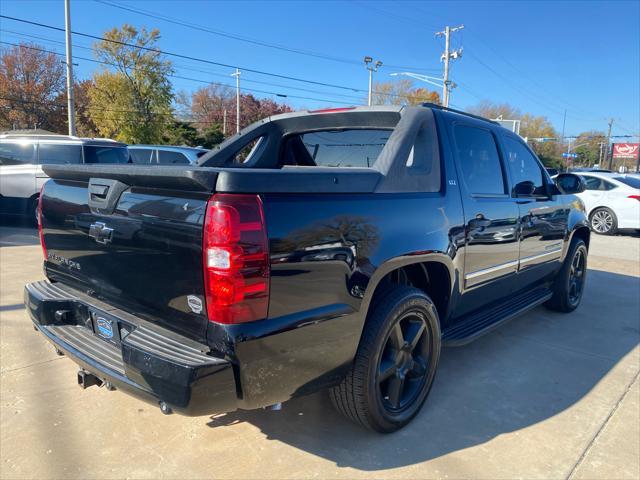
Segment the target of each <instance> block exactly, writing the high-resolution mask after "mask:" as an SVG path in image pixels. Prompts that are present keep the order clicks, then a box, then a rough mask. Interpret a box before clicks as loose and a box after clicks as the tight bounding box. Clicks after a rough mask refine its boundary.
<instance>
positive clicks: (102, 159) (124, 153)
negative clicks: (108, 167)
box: [84, 145, 129, 163]
mask: <svg viewBox="0 0 640 480" xmlns="http://www.w3.org/2000/svg"><path fill="white" fill-rule="evenodd" d="M128 161H129V152H128V150H127V147H112V146H109V145H99V146H98V145H85V146H84V163H127V162H128Z"/></svg>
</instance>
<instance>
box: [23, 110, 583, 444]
mask: <svg viewBox="0 0 640 480" xmlns="http://www.w3.org/2000/svg"><path fill="white" fill-rule="evenodd" d="M44 169H45V171H46V173H47V174H48V175H49V176H50V177H51V180H49V181H48V182H47V183H46V184H45V186H44V188H43V190H42V194H41V195H40V207H39V229H40V239H41V243H42V250H43V252H44V269H45V273H46V277H47V280H44V281H40V282H36V283H32V284H29V285H27V286H26V288H25V304H26V306H27V311H28V312H29V314H30V317H31V320H32V321H33V324H34V326H35V328H36V329H37V330H38V331H39V332H40V333H41V334H42V335H43V336H44V337H45V338H46V339H47V340H48V341H50V342H51V343H52V344H53V345H54V347H55V348H56V350H57V351H58V352H59V353H60V354H64V355H67V356H68V357H69V358H70V359H71V360H73V361H74V362H75V363H77V364H78V365H79V372H78V383H79V384H80V385H81V386H82V387H85V388H86V387H89V386H91V385H98V386H105V387H106V389H108V390H113V389H117V390H122V391H124V392H127V393H130V394H132V395H136V396H138V397H140V398H141V399H143V400H146V401H149V402H152V403H154V404H156V405H158V406H159V407H160V408H161V409H162V411H163V412H164V413H170V412H172V411H176V412H179V413H183V414H186V415H206V414H212V413H218V412H229V411H233V410H235V409H238V408H242V409H255V408H259V407H265V406H270V405H275V404H279V403H280V402H283V401H286V400H288V399H290V398H292V397H296V396H300V395H305V394H308V393H311V392H315V391H318V390H320V389H327V390H328V391H329V394H330V396H331V398H332V400H333V402H334V404H335V406H336V407H337V408H338V410H340V411H341V412H342V413H343V414H344V415H345V416H347V417H348V418H350V419H351V420H353V421H355V422H357V423H359V424H361V425H363V426H365V427H368V428H370V429H373V430H376V431H379V432H391V431H394V430H397V429H399V428H401V427H403V426H404V425H406V424H407V423H408V422H409V421H411V419H412V418H413V417H414V416H415V415H416V414H417V413H418V412H419V410H420V408H421V407H422V405H423V403H424V402H425V399H426V397H427V395H428V393H429V390H430V388H431V385H432V383H433V380H434V376H435V374H436V371H437V367H438V359H439V356H440V349H441V346H442V345H462V344H465V343H467V342H469V341H471V340H473V339H475V338H476V337H478V336H479V335H482V334H485V333H487V332H488V331H490V330H491V329H493V328H495V327H497V326H498V325H500V324H502V323H503V322H505V321H507V320H509V319H511V318H513V317H515V316H517V315H520V314H522V313H523V312H526V311H527V310H530V309H532V308H534V307H536V306H538V305H545V306H546V307H548V308H551V309H553V310H557V311H561V312H571V311H572V310H574V309H575V308H576V307H578V305H579V304H580V300H581V297H582V293H583V289H584V285H585V275H586V272H587V250H588V248H589V228H588V226H587V221H586V218H585V214H584V206H583V204H582V203H581V201H580V200H579V199H578V198H577V197H576V196H574V195H573V194H574V193H579V192H580V191H582V190H583V189H584V184H583V182H582V180H581V179H580V178H579V177H577V176H576V175H573V174H561V175H559V176H558V178H557V179H556V181H555V182H553V181H552V180H551V179H550V177H549V175H548V173H547V172H546V171H545V169H544V168H543V166H542V165H541V163H540V161H539V160H538V158H536V156H535V154H534V153H533V152H532V151H531V149H530V148H529V147H528V146H527V144H526V143H525V142H524V141H523V140H522V138H520V137H519V136H517V135H515V134H513V133H512V132H510V131H508V130H506V129H504V128H502V127H500V126H499V125H497V124H496V123H493V122H491V121H488V120H485V119H482V118H479V117H475V116H472V115H469V114H465V113H463V112H457V111H453V110H450V109H444V108H441V107H438V106H436V105H430V104H425V105H422V106H418V107H369V108H340V109H331V110H319V111H307V112H299V113H290V114H284V115H278V116H274V117H270V118H266V119H264V120H262V121H260V122H257V123H255V124H253V125H251V126H249V127H248V128H246V129H244V130H242V131H241V132H240V133H238V134H237V135H235V136H233V137H231V138H229V139H228V140H227V141H226V142H224V143H223V144H221V145H220V146H219V147H218V148H217V149H215V150H213V151H211V152H210V153H208V154H206V155H204V156H202V157H201V158H200V159H199V160H198V164H197V165H192V166H187V165H177V166H158V165H156V166H153V167H150V166H137V165H133V166H118V165H93V166H89V165H76V166H64V165H49V166H45V167H44ZM452 380H454V381H455V379H452Z"/></svg>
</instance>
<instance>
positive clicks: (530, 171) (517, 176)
mask: <svg viewBox="0 0 640 480" xmlns="http://www.w3.org/2000/svg"><path fill="white" fill-rule="evenodd" d="M504 145H505V150H506V151H505V156H506V159H507V164H508V165H509V171H510V172H511V177H512V179H513V185H514V189H515V190H516V192H517V193H520V194H521V193H522V192H525V193H526V192H528V193H529V194H530V195H534V196H535V195H546V186H545V182H544V177H543V175H542V167H541V166H540V163H539V162H538V160H537V159H536V158H535V157H534V156H533V155H532V154H531V152H529V150H528V149H527V147H525V146H524V144H523V143H522V142H521V141H519V140H517V139H515V138H511V137H508V136H507V137H504Z"/></svg>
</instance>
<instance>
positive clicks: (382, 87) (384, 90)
mask: <svg viewBox="0 0 640 480" xmlns="http://www.w3.org/2000/svg"><path fill="white" fill-rule="evenodd" d="M425 102H427V103H436V104H440V95H439V94H438V92H432V91H431V90H428V89H426V88H423V87H419V88H415V87H414V85H413V82H412V81H411V80H409V79H407V78H402V79H400V80H397V81H395V82H382V83H379V82H376V83H374V85H373V95H372V98H371V103H372V104H373V105H419V104H421V103H425Z"/></svg>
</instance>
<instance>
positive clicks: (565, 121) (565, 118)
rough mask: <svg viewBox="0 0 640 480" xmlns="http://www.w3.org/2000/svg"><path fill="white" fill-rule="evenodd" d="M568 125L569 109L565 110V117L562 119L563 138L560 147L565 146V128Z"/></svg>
mask: <svg viewBox="0 0 640 480" xmlns="http://www.w3.org/2000/svg"><path fill="white" fill-rule="evenodd" d="M566 124H567V109H565V110H564V117H563V118H562V138H561V139H560V145H564V127H565V125H566Z"/></svg>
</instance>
